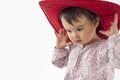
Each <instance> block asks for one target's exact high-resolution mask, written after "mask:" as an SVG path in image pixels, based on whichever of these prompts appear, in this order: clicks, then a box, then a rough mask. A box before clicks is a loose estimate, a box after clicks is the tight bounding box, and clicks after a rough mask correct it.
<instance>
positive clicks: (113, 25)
mask: <svg viewBox="0 0 120 80" xmlns="http://www.w3.org/2000/svg"><path fill="white" fill-rule="evenodd" d="M117 23H118V14H117V13H116V14H115V15H114V21H113V22H111V26H110V29H109V30H107V31H103V30H100V33H102V34H104V35H106V36H108V37H109V36H112V35H114V34H115V33H118V27H117Z"/></svg>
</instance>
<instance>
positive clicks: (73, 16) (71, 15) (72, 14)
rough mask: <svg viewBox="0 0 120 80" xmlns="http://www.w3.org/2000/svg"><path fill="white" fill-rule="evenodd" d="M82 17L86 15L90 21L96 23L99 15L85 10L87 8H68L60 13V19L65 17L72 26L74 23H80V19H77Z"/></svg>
mask: <svg viewBox="0 0 120 80" xmlns="http://www.w3.org/2000/svg"><path fill="white" fill-rule="evenodd" d="M81 15H84V16H86V17H87V18H88V19H89V20H90V21H92V22H93V21H96V17H98V16H97V14H95V13H94V12H92V11H90V10H88V9H85V8H81V7H68V8H65V9H63V10H62V11H61V12H60V16H59V17H60V19H61V17H64V18H65V20H66V21H67V22H68V23H70V24H72V25H73V23H72V21H76V22H77V21H78V18H77V17H80V16H81Z"/></svg>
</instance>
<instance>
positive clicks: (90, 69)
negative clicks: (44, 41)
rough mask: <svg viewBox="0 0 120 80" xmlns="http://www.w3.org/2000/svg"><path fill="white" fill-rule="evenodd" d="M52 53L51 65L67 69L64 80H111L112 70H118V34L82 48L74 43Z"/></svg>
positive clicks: (119, 57) (119, 63) (119, 64)
mask: <svg viewBox="0 0 120 80" xmlns="http://www.w3.org/2000/svg"><path fill="white" fill-rule="evenodd" d="M53 53H54V54H53V58H52V63H53V64H54V65H55V66H57V67H60V68H63V67H67V72H66V75H65V78H64V80H113V79H114V68H120V34H119V33H117V34H115V35H113V36H111V37H109V38H108V39H106V40H101V41H98V42H95V43H92V44H89V45H86V46H85V47H84V48H83V46H82V45H80V44H78V43H75V44H73V45H72V46H69V47H68V48H65V49H62V50H57V49H54V52H53Z"/></svg>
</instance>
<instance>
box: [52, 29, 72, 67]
mask: <svg viewBox="0 0 120 80" xmlns="http://www.w3.org/2000/svg"><path fill="white" fill-rule="evenodd" d="M55 36H56V46H55V49H54V52H53V58H52V63H53V64H54V65H55V66H58V67H60V68H62V67H64V66H66V65H67V62H68V55H69V52H68V48H65V47H66V46H70V45H71V44H72V43H71V42H67V39H68V35H67V34H65V31H64V29H61V30H60V31H59V33H57V32H55Z"/></svg>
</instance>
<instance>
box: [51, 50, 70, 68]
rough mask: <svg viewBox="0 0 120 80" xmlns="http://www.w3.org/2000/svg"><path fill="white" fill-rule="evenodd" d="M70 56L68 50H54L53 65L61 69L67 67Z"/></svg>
mask: <svg viewBox="0 0 120 80" xmlns="http://www.w3.org/2000/svg"><path fill="white" fill-rule="evenodd" d="M68 55H69V53H68V49H60V50H58V49H54V51H53V57H52V63H53V64H54V65H55V66H57V67H59V68H63V67H65V66H66V65H67V62H68Z"/></svg>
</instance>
